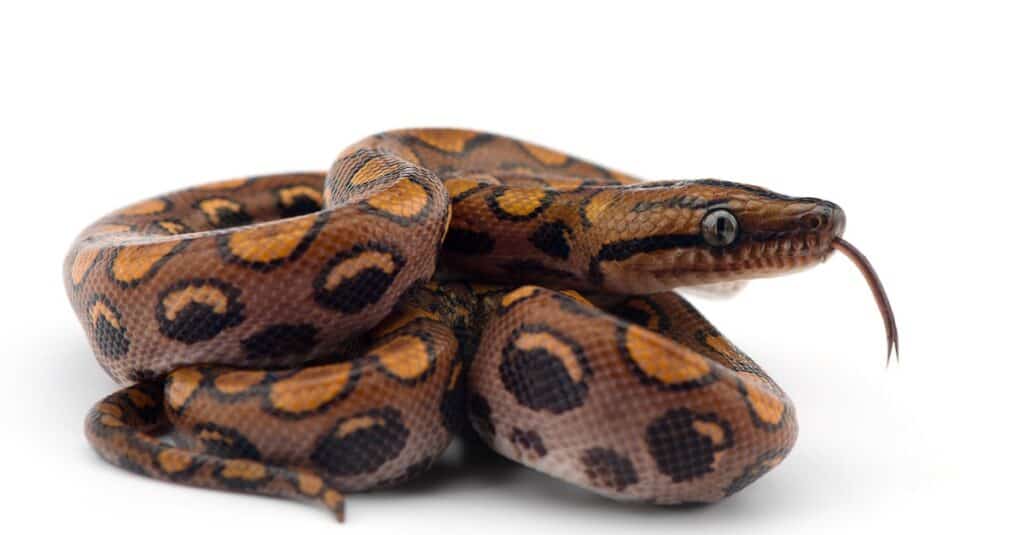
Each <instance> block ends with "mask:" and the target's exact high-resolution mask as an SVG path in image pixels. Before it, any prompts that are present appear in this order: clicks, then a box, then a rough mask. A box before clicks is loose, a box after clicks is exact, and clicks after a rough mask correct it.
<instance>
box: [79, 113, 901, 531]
mask: <svg viewBox="0 0 1024 535" xmlns="http://www.w3.org/2000/svg"><path fill="white" fill-rule="evenodd" d="M844 222H845V218H844V215H843V212H842V210H840V209H839V208H838V207H837V206H836V205H834V204H832V203H829V202H826V201H821V200H817V199H810V198H793V197H787V196H783V195H779V194H776V193H773V192H770V191H768V190H764V189H761V188H756V187H753V186H747V185H741V184H733V183H728V182H722V181H714V180H698V181H676V182H639V181H638V180H636V179H634V178H632V177H629V176H627V175H624V174H621V173H617V172H614V171H611V170H608V169H605V168H603V167H600V166H597V165H594V164H591V163H589V162H586V161H583V160H580V159H577V158H573V157H571V156H568V155H566V154H563V153H560V152H557V151H553V150H550V149H546V148H543V147H539V146H536V145H532V144H529V143H525V142H522V141H517V140H513V139H509V138H505V137H501V136H497V135H491V134H484V133H479V132H471V131H465V130H440V129H426V130H404V131H394V132H387V133H384V134H379V135H376V136H373V137H370V138H368V139H366V140H364V141H362V142H360V143H357V144H356V145H354V146H352V147H350V148H348V149H346V150H345V151H344V152H343V153H342V154H341V155H340V156H339V158H338V160H337V161H336V162H335V164H334V165H333V166H332V167H331V169H330V171H329V172H328V173H327V174H326V175H324V174H320V173H306V174H287V175H274V176H265V177H258V178H246V179H239V180H230V181H225V182H219V183H214V184H209V185H205V186H199V187H195V188H191V189H187V190H183V191H179V192H176V193H171V194H168V195H165V196H162V197H158V198H154V199H150V200H147V201H144V202H141V203H138V204H135V205H132V206H129V207H127V208H125V209H122V210H120V211H118V212H115V213H113V214H110V215H108V216H106V217H104V218H103V219H101V220H99V221H98V222H96V223H95V224H93V225H92V226H90V227H88V228H87V229H86V230H85V231H84V232H83V233H82V234H81V235H80V236H79V238H78V239H77V240H76V242H75V244H74V245H73V247H72V249H71V251H70V253H69V254H68V257H67V261H66V263H65V282H66V286H67V291H68V295H69V298H70V300H71V302H72V305H73V307H74V309H75V311H76V313H77V314H78V316H79V318H80V320H81V322H82V324H83V326H84V327H85V330H86V333H87V334H88V336H89V339H90V342H91V344H92V347H93V350H94V351H95V353H96V355H97V358H98V360H99V362H100V364H101V365H102V366H103V368H104V369H105V370H107V372H108V373H110V375H111V376H112V377H113V378H114V379H115V380H117V381H118V382H121V383H127V384H131V386H127V387H126V388H124V389H123V390H121V391H119V392H117V393H115V394H112V395H111V396H109V397H107V398H106V399H104V400H102V401H100V402H99V403H98V404H97V405H96V406H95V407H94V408H93V409H92V411H90V413H89V415H88V417H87V422H86V433H87V436H88V438H89V440H90V441H91V443H92V444H93V446H94V447H95V448H96V450H97V451H98V452H99V453H100V454H101V455H102V456H103V457H104V458H105V459H107V460H108V461H110V462H112V463H114V464H117V465H119V466H121V467H124V468H126V469H129V470H132V471H135V472H138V473H141V474H145V475H147V476H150V477H155V478H159V479H165V480H170V481H176V482H181V483H187V484H191V485H197V486H202V487H211V488H220V489H230V490H237V491H246V492H254V493H261V494H270V495H279V496H290V497H309V498H316V499H319V500H321V501H322V502H323V503H325V504H326V505H327V506H328V507H330V508H331V509H332V510H333V511H335V512H336V513H337V514H338V516H339V518H340V517H341V512H342V507H343V498H342V493H343V492H348V491H359V490H366V489H372V488H378V487H383V486H388V485H397V484H400V483H402V482H404V481H407V480H409V479H411V478H414V477H416V476H417V475H419V474H421V473H423V472H424V471H426V470H427V469H429V467H430V466H431V464H432V463H433V462H434V461H435V460H436V459H437V458H438V456H439V455H440V454H441V453H442V452H443V451H444V449H445V448H446V447H447V446H448V444H449V442H450V441H451V440H452V438H453V437H454V436H455V435H457V434H459V433H463V432H466V433H468V432H471V431H470V430H469V429H466V428H465V426H464V425H463V424H464V422H465V421H466V420H467V418H466V417H467V415H468V421H469V422H470V423H471V425H472V430H473V431H475V433H476V434H477V435H479V436H480V437H481V438H482V439H483V441H484V442H485V443H487V444H488V445H490V446H491V447H493V448H494V449H495V450H497V451H498V452H499V453H501V454H502V455H505V456H507V457H509V458H511V459H514V460H516V461H518V462H520V463H523V464H525V465H528V466H531V467H533V468H536V469H538V470H541V471H543V472H546V473H548V474H551V475H553V476H555V477H559V478H561V479H564V480H566V481H569V482H572V483H574V484H577V485H580V486H583V487H586V488H588V489H591V490H593V491H595V492H598V493H600V494H603V495H606V496H609V497H612V498H616V499H625V500H643V501H649V502H655V503H661V504H675V503H683V502H711V501H716V500H718V499H720V498H722V497H724V496H728V495H730V494H732V493H735V492H737V491H738V490H740V489H742V488H744V487H745V486H747V485H748V484H750V483H751V482H753V481H754V480H755V479H757V478H758V477H760V476H761V475H763V474H764V473H766V472H767V471H768V470H770V469H771V468H772V467H774V466H775V465H777V464H778V463H779V462H780V461H781V460H782V459H783V458H784V457H785V456H786V454H787V453H788V452H789V450H790V449H791V448H792V446H793V443H794V441H795V439H796V435H797V424H796V419H795V414H794V409H793V406H792V404H791V402H790V400H789V399H788V398H787V397H786V395H785V394H784V393H783V391H782V390H781V389H780V388H779V387H778V385H776V384H775V382H774V381H773V380H772V379H771V378H770V377H768V375H766V374H765V373H764V371H762V369H761V368H760V367H759V366H758V365H757V364H756V363H754V361H752V360H751V359H750V358H749V357H747V356H746V355H745V354H744V353H743V352H742V351H740V350H739V349H737V348H736V347H735V346H734V345H732V344H731V343H730V342H729V341H728V340H726V339H725V338H724V337H723V336H722V335H721V334H720V333H719V332H718V331H717V330H716V329H715V328H714V327H713V326H712V325H711V324H709V323H708V322H707V321H706V320H705V319H704V318H703V317H702V316H701V315H700V314H699V313H698V312H697V311H696V310H695V309H694V308H693V307H692V306H691V305H690V304H689V303H688V302H687V301H686V300H684V299H683V298H682V297H680V296H678V295H676V294H675V293H672V292H671V290H672V289H673V288H675V287H678V286H687V285H704V284H709V283H717V282H729V281H739V280H745V279H749V278H754V277H763V276H770V275H776V274H781V273H785V272H790V271H794V270H797V269H800V268H805V267H809V266H812V265H814V264H817V263H819V262H821V261H823V260H824V259H825V258H827V257H828V255H829V254H830V253H831V252H832V251H833V249H834V248H840V249H841V247H840V244H842V245H846V246H848V244H846V243H845V242H842V241H841V240H839V236H840V235H841V233H842V231H843V228H844ZM841 250H842V249H841ZM435 271H436V273H435ZM522 284H525V285H522ZM879 288H880V287H879ZM584 295H586V297H584ZM882 295H883V296H884V294H882ZM893 332H894V331H893ZM161 437H163V438H161ZM168 437H169V438H168Z"/></svg>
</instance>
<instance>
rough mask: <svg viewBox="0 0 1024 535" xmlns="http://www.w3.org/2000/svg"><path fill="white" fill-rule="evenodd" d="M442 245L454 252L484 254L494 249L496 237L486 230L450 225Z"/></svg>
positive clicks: (446, 249)
mask: <svg viewBox="0 0 1024 535" xmlns="http://www.w3.org/2000/svg"><path fill="white" fill-rule="evenodd" d="M441 247H442V248H443V249H444V250H445V251H449V252H452V253H460V254H467V255H482V254H487V253H489V252H491V251H493V250H494V238H492V237H490V236H489V235H488V234H487V233H486V232H477V231H474V230H466V229H461V228H455V227H450V228H449V229H448V236H447V237H446V238H445V240H444V243H443V244H442V245H441Z"/></svg>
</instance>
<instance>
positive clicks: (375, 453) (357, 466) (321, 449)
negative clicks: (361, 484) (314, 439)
mask: <svg viewBox="0 0 1024 535" xmlns="http://www.w3.org/2000/svg"><path fill="white" fill-rule="evenodd" d="M408 438H409V430H408V429H407V428H406V427H405V425H404V424H403V423H402V416H401V413H399V412H398V411H397V410H396V409H394V408H392V407H384V408H380V409H370V410H368V411H365V412H362V413H359V414H356V415H353V416H349V417H347V418H342V419H341V420H340V421H339V422H338V423H337V425H335V427H334V429H333V430H332V431H331V432H330V434H328V435H327V436H325V437H323V438H322V439H320V441H319V442H318V443H317V446H316V449H314V450H313V453H312V454H311V455H310V459H311V460H312V461H313V463H315V464H316V465H317V466H318V467H319V468H321V469H323V470H325V471H326V472H327V473H328V474H330V475H331V476H354V475H358V474H369V473H372V472H375V471H377V469H379V468H380V467H381V466H383V465H384V463H386V462H388V461H390V460H392V459H395V458H396V457H398V455H399V454H400V453H401V452H402V450H403V449H404V448H405V443H406V440H407V439H408Z"/></svg>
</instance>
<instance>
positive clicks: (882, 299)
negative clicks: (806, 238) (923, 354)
mask: <svg viewBox="0 0 1024 535" xmlns="http://www.w3.org/2000/svg"><path fill="white" fill-rule="evenodd" d="M832 247H833V248H834V249H835V250H837V251H839V252H841V253H843V254H844V255H846V257H847V258H849V259H850V260H851V261H852V262H853V264H854V265H855V266H857V269H859V270H860V272H861V274H862V275H864V280H866V281H867V283H868V286H869V287H870V288H871V293H872V295H874V296H875V304H876V305H878V311H879V312H881V314H882V321H883V322H884V323H885V336H886V341H887V343H888V352H887V353H886V355H885V364H886V366H888V365H889V361H890V359H891V358H892V354H893V353H894V352H895V353H896V362H899V360H900V339H899V332H898V331H897V330H896V316H895V315H894V314H893V311H892V305H890V304H889V297H888V296H887V295H886V294H885V288H884V287H883V286H882V279H880V278H879V277H878V273H877V272H876V271H875V268H874V267H872V266H871V262H868V258H867V257H866V256H864V253H862V252H860V250H858V249H857V248H856V247H854V246H853V245H851V244H850V242H848V241H846V240H844V239H842V238H839V237H836V238H835V239H833V240H832Z"/></svg>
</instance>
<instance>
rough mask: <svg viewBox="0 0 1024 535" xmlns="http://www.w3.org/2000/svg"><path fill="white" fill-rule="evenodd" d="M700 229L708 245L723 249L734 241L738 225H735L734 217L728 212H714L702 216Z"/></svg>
mask: <svg viewBox="0 0 1024 535" xmlns="http://www.w3.org/2000/svg"><path fill="white" fill-rule="evenodd" d="M700 229H701V233H702V234H703V235H704V241H706V242H707V243H708V245H711V246H714V247H725V246H726V245H729V244H731V243H732V242H733V241H735V240H736V234H737V233H738V231H739V224H738V223H736V216H734V215H732V214H731V213H729V211H728V210H715V211H713V212H709V213H708V215H706V216H704V220H703V221H701V223H700Z"/></svg>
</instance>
